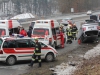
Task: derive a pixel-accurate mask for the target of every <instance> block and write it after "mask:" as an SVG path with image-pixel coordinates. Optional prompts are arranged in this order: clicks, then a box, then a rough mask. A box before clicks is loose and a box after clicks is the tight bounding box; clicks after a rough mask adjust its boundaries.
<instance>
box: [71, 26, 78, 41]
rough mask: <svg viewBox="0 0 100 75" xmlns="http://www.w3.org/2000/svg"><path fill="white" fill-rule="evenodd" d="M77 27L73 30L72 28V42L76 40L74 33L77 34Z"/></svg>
mask: <svg viewBox="0 0 100 75" xmlns="http://www.w3.org/2000/svg"><path fill="white" fill-rule="evenodd" d="M77 30H78V29H77V27H76V26H74V27H73V28H72V36H73V38H72V39H73V40H74V39H75V40H77V37H76V33H77Z"/></svg>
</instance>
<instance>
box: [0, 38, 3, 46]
mask: <svg viewBox="0 0 100 75" xmlns="http://www.w3.org/2000/svg"><path fill="white" fill-rule="evenodd" d="M2 42H3V40H2V39H0V48H1V45H2Z"/></svg>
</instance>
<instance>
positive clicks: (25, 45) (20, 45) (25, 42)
mask: <svg viewBox="0 0 100 75" xmlns="http://www.w3.org/2000/svg"><path fill="white" fill-rule="evenodd" d="M16 44H17V47H18V48H28V47H30V44H29V40H25V39H24V40H17V41H16Z"/></svg>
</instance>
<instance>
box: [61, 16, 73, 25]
mask: <svg viewBox="0 0 100 75" xmlns="http://www.w3.org/2000/svg"><path fill="white" fill-rule="evenodd" d="M68 21H71V22H72V23H74V21H73V19H72V18H64V19H62V20H61V22H60V23H61V24H63V25H64V26H67V25H68Z"/></svg>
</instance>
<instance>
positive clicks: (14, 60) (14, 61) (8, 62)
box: [6, 56, 16, 65]
mask: <svg viewBox="0 0 100 75" xmlns="http://www.w3.org/2000/svg"><path fill="white" fill-rule="evenodd" d="M6 63H7V64H8V65H14V64H15V63H16V58H15V57H14V56H9V57H8V58H7V60H6Z"/></svg>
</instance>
